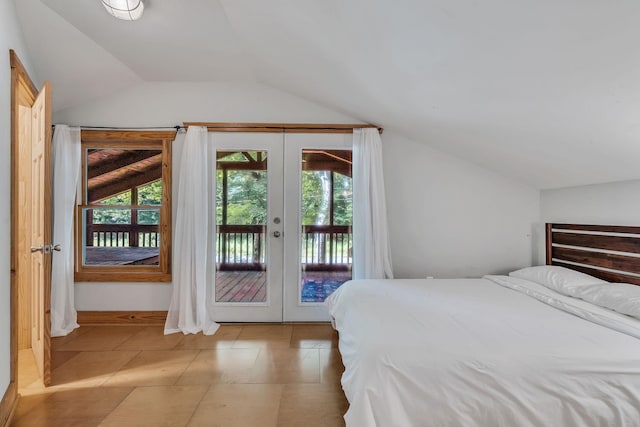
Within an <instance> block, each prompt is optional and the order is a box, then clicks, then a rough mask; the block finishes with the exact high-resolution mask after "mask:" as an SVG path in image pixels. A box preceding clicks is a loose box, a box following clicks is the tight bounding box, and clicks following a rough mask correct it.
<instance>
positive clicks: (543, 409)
mask: <svg viewBox="0 0 640 427" xmlns="http://www.w3.org/2000/svg"><path fill="white" fill-rule="evenodd" d="M492 280H497V281H499V282H502V283H501V284H498V283H496V282H494V281H492ZM514 283H515V288H516V289H510V288H507V287H505V286H510V284H511V285H513V284H514ZM520 291H523V292H524V293H521V292H520ZM536 294H537V295H538V296H537V297H536ZM538 297H539V298H538ZM554 301H555V302H554ZM574 303H575V304H574ZM326 304H327V306H328V307H329V311H330V313H331V315H332V316H333V318H334V323H335V326H336V329H337V330H338V332H339V334H340V343H339V346H340V352H341V354H342V359H343V362H344V365H345V373H344V375H343V377H342V386H343V389H344V391H345V394H346V396H347V399H348V400H349V403H350V406H349V410H348V411H347V413H346V415H345V420H346V423H347V426H348V427H373V426H378V427H386V426H400V427H409V426H425V427H438V426H464V427H476V426H477V427H480V426H482V427H499V426H506V427H527V426H554V427H555V426H557V427H584V426H603V427H604V426H607V427H609V426H619V427H628V426H634V427H638V426H640V339H638V338H635V337H633V336H631V335H633V334H635V335H636V336H640V321H638V320H636V319H633V318H630V317H627V316H624V315H621V314H618V313H615V312H613V311H610V310H606V309H603V308H599V307H597V306H594V305H591V304H589V303H586V302H584V301H578V300H576V299H573V298H570V297H565V296H562V295H560V294H557V293H555V292H553V291H550V290H548V289H546V288H544V287H542V286H540V285H537V284H535V283H532V282H528V281H525V280H522V279H515V278H509V277H506V276H488V277H487V278H485V279H456V280H439V279H428V280H375V281H372V280H368V281H351V282H348V283H346V284H344V285H343V286H342V287H340V288H339V289H338V290H337V291H336V292H335V293H334V294H333V295H331V296H330V297H329V298H328V299H327V303H326ZM549 304H552V305H549ZM563 306H564V307H568V308H569V310H570V311H572V312H571V313H568V312H565V311H562V310H561V309H562V308H563ZM579 315H584V316H586V317H587V318H590V319H591V320H586V319H583V318H581V317H578V316H579ZM595 319H599V320H600V321H599V323H600V324H597V323H593V321H592V320H595ZM607 322H608V323H609V324H608V327H607V326H603V325H604V324H606V323H607ZM616 325H617V327H616ZM610 327H616V328H617V329H618V330H613V329H610ZM621 328H622V329H621ZM621 330H622V332H620V331H621Z"/></svg>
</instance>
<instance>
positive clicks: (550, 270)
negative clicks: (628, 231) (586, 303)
mask: <svg viewBox="0 0 640 427" xmlns="http://www.w3.org/2000/svg"><path fill="white" fill-rule="evenodd" d="M509 276H512V277H517V278H519V279H525V280H529V281H531V282H536V283H539V284H541V285H543V286H546V287H547V288H549V289H553V290H554V291H556V292H560V293H561V294H564V295H569V296H572V297H575V296H577V295H576V294H577V292H578V289H579V288H581V287H583V286H591V285H601V284H602V285H604V284H609V282H606V281H604V280H601V279H598V278H597V277H593V276H589V275H588V274H584V273H580V272H579V271H575V270H570V269H568V268H564V267H559V266H556V265H541V266H538V267H527V268H523V269H521V270H516V271H512V272H511V273H509Z"/></svg>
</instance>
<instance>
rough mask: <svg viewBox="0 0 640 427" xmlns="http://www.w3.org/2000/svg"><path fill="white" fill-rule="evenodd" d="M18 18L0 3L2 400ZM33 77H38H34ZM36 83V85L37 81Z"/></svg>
mask: <svg viewBox="0 0 640 427" xmlns="http://www.w3.org/2000/svg"><path fill="white" fill-rule="evenodd" d="M17 22H18V17H17V16H16V11H15V9H14V3H13V1H11V0H0V105H1V106H2V107H1V108H0V111H1V112H2V114H0V236H3V239H2V240H1V241H0V399H1V398H2V396H3V395H4V393H5V391H6V389H7V387H8V385H9V380H10V372H11V371H10V369H11V368H10V366H11V365H10V363H11V362H10V353H9V351H10V339H11V329H10V328H11V326H10V325H11V323H10V317H9V315H10V312H9V307H10V302H11V298H10V295H11V293H10V286H9V284H10V281H11V265H10V259H9V257H10V251H11V242H10V239H9V235H10V233H11V206H10V201H11V113H10V111H11V68H10V66H9V49H13V50H15V51H16V53H17V54H18V56H19V57H20V60H21V61H22V63H23V65H24V66H25V67H26V68H27V70H30V67H29V62H28V55H27V52H26V50H25V48H24V43H23V40H22V32H21V29H20V28H19V26H18V24H17ZM31 78H32V79H35V76H34V75H33V74H31ZM36 83H37V82H36Z"/></svg>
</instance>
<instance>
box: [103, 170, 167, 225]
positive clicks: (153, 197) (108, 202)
mask: <svg viewBox="0 0 640 427" xmlns="http://www.w3.org/2000/svg"><path fill="white" fill-rule="evenodd" d="M97 204H99V205H104V206H131V205H132V200H131V190H128V191H125V192H123V193H120V194H116V195H114V196H111V197H108V198H106V199H103V200H101V201H100V202H98V203H97ZM137 204H138V205H152V206H160V205H161V204H162V180H157V181H154V182H151V183H149V184H145V185H142V186H140V187H138V201H137ZM93 223H94V224H130V223H131V209H94V210H93ZM138 224H160V210H159V209H144V210H143V209H141V210H138Z"/></svg>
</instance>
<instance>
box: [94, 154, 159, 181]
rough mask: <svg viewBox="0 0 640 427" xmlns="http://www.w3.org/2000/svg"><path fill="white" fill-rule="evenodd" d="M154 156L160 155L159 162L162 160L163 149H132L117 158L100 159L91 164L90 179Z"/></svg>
mask: <svg viewBox="0 0 640 427" xmlns="http://www.w3.org/2000/svg"><path fill="white" fill-rule="evenodd" d="M154 156H158V161H157V163H158V164H159V163H161V162H162V150H136V151H133V150H132V151H130V152H128V153H123V154H122V155H121V156H118V157H116V158H113V159H105V160H100V161H98V162H95V163H94V164H92V165H89V166H88V171H87V175H88V176H89V179H91V178H95V177H97V176H100V175H104V174H106V173H109V172H113V171H115V170H118V169H122V168H124V167H127V166H130V165H132V164H134V163H138V162H140V161H142V160H146V159H149V158H151V157H154Z"/></svg>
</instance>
